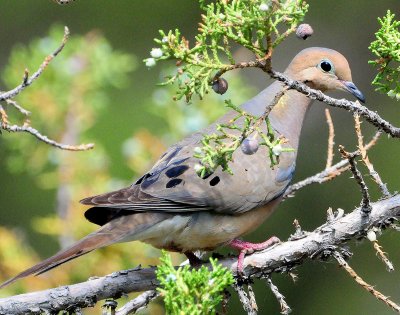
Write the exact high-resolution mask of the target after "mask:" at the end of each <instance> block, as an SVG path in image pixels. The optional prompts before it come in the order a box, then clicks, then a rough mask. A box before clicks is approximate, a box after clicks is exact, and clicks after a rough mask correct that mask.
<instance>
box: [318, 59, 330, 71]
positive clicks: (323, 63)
mask: <svg viewBox="0 0 400 315" xmlns="http://www.w3.org/2000/svg"><path fill="white" fill-rule="evenodd" d="M318 67H319V68H321V70H322V71H324V72H334V71H333V69H334V68H333V65H332V63H331V62H330V61H329V60H322V61H321V62H320V63H319V65H318Z"/></svg>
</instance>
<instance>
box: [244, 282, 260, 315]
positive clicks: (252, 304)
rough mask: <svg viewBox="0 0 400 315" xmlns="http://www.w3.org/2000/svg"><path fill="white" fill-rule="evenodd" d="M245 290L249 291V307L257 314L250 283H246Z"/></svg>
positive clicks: (254, 296)
mask: <svg viewBox="0 0 400 315" xmlns="http://www.w3.org/2000/svg"><path fill="white" fill-rule="evenodd" d="M247 291H248V292H249V301H250V305H251V308H252V309H253V310H254V313H255V314H257V312H258V305H257V301H256V295H255V294H254V291H253V287H252V286H251V284H250V283H247Z"/></svg>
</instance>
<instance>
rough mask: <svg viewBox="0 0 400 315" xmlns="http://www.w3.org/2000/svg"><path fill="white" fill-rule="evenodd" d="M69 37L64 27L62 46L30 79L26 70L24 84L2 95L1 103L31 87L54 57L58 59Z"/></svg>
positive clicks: (67, 30) (49, 56) (45, 60)
mask: <svg viewBox="0 0 400 315" xmlns="http://www.w3.org/2000/svg"><path fill="white" fill-rule="evenodd" d="M68 37H69V29H68V27H66V26H65V27H64V37H63V39H62V42H61V45H60V46H59V47H58V48H57V49H56V50H55V51H54V52H53V53H52V54H50V55H48V56H47V57H46V58H45V59H44V61H43V63H42V64H41V65H40V67H39V69H38V70H37V71H36V72H35V73H34V74H32V75H31V76H30V77H29V73H28V70H25V73H24V77H23V80H22V83H21V84H20V85H18V86H17V87H15V88H14V89H12V90H10V91H8V92H3V93H1V94H0V101H5V100H8V99H10V98H13V97H15V96H17V95H18V94H19V93H21V92H22V91H23V90H24V89H25V88H27V87H28V86H30V85H31V84H32V83H33V82H34V81H35V80H36V79H37V78H38V77H39V76H40V75H41V74H42V72H43V71H44V69H46V67H47V66H48V65H49V63H50V62H51V61H52V60H53V59H54V57H56V56H57V55H58V54H59V53H60V52H61V51H62V50H63V48H64V46H65V44H66V43H67V41H68Z"/></svg>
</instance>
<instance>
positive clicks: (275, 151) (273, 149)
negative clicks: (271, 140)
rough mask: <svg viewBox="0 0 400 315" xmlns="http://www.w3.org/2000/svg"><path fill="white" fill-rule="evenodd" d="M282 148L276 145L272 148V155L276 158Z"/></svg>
mask: <svg viewBox="0 0 400 315" xmlns="http://www.w3.org/2000/svg"><path fill="white" fill-rule="evenodd" d="M282 150H283V147H282V146H281V145H280V144H277V145H276V146H274V147H273V148H272V153H274V154H275V155H276V156H279V155H280V154H281V153H282Z"/></svg>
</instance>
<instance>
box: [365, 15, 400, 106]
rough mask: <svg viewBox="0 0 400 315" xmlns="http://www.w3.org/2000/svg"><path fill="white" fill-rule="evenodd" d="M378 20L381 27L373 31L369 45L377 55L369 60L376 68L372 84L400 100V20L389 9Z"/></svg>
mask: <svg viewBox="0 0 400 315" xmlns="http://www.w3.org/2000/svg"><path fill="white" fill-rule="evenodd" d="M378 21H379V24H380V26H381V28H380V29H379V30H378V31H377V32H376V33H375V36H376V40H375V41H373V42H372V43H371V45H370V46H369V49H370V50H371V51H372V52H373V53H374V54H375V55H376V56H377V57H378V59H376V60H372V61H369V63H370V64H372V65H374V66H375V67H377V69H378V74H377V75H376V77H375V78H374V80H373V82H372V84H373V85H375V86H376V90H377V91H379V92H383V93H386V94H387V95H388V96H390V97H392V98H396V99H397V100H400V83H399V79H400V63H399V62H400V31H399V27H400V21H397V20H396V19H395V15H394V14H392V13H391V12H390V10H388V11H387V13H386V16H384V17H383V18H378Z"/></svg>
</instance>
